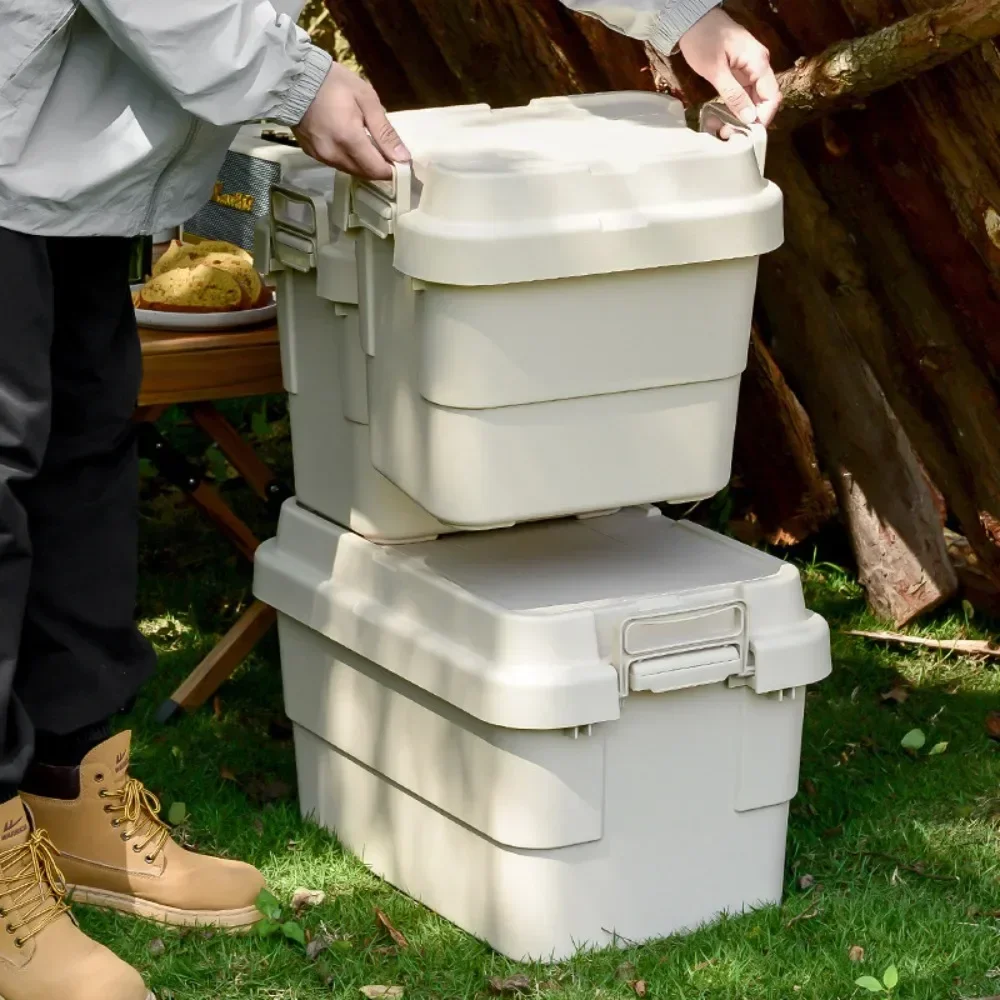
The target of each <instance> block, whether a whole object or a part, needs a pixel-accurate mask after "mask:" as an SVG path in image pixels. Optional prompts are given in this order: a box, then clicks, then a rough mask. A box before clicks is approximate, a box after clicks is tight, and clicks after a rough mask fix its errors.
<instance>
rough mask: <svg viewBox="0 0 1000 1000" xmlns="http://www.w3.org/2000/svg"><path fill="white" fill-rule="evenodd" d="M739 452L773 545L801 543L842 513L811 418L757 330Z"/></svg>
mask: <svg viewBox="0 0 1000 1000" xmlns="http://www.w3.org/2000/svg"><path fill="white" fill-rule="evenodd" d="M735 451H736V455H737V456H738V459H737V462H738V466H739V476H740V479H741V480H742V481H743V484H744V486H745V488H746V489H747V491H748V492H749V495H750V497H751V506H752V509H753V513H754V515H755V518H756V522H757V525H758V526H759V528H760V531H761V533H762V535H763V537H765V538H766V539H767V541H769V542H770V543H771V544H773V545H797V544H798V543H799V542H802V541H804V540H805V539H807V538H808V537H809V536H810V535H812V534H814V533H815V532H816V531H817V530H818V529H819V528H820V527H822V526H823V525H824V524H825V523H826V522H827V521H828V520H829V519H830V518H831V517H833V516H834V514H835V513H836V511H837V503H836V500H835V498H834V496H833V491H832V490H831V488H830V486H829V484H828V483H827V481H826V479H825V478H824V477H823V474H822V472H821V471H820V468H819V461H818V459H817V457H816V448H815V443H814V440H813V430H812V425H811V424H810V422H809V417H808V416H807V415H806V412H805V410H804V409H803V408H802V404H801V403H799V401H798V400H797V399H796V398H795V395H794V394H793V393H792V391H791V389H790V388H789V387H788V383H787V382H786V381H785V378H784V376H783V375H782V374H781V371H780V369H779V368H778V366H777V365H776V364H775V362H774V358H772V356H771V352H770V351H769V350H768V349H767V347H766V346H765V344H764V342H763V341H762V340H761V338H760V335H759V334H758V333H757V331H756V330H754V331H753V332H752V335H751V339H750V353H749V360H748V363H747V370H746V372H745V373H744V376H743V381H742V383H741V384H740V408H739V419H738V420H737V422H736V448H735Z"/></svg>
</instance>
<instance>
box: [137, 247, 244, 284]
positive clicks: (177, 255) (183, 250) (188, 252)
mask: <svg viewBox="0 0 1000 1000" xmlns="http://www.w3.org/2000/svg"><path fill="white" fill-rule="evenodd" d="M217 253H226V254H234V255H235V256H237V257H239V258H241V259H242V260H244V261H246V262H247V263H248V264H249V265H250V266H251V267H252V266H253V257H252V256H251V255H250V254H248V253H247V252H246V250H244V249H243V248H242V247H238V246H236V244H235V243H227V242H226V241H225V240H206V241H205V242H204V243H182V242H181V241H180V240H172V241H171V243H170V247H169V249H167V251H166V252H165V253H164V254H163V256H162V257H161V258H160V259H159V260H158V261H157V262H156V263H155V264H154V265H153V277H154V278H155V277H157V276H159V275H161V274H165V273H166V272H167V271H173V270H174V269H175V268H178V267H190V266H191V264H194V263H196V262H197V261H199V260H200V259H201V258H203V257H208V256H211V255H212V254H217Z"/></svg>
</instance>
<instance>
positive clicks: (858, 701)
mask: <svg viewBox="0 0 1000 1000" xmlns="http://www.w3.org/2000/svg"><path fill="white" fill-rule="evenodd" d="M276 426H277V430H268V431H265V428H264V426H263V422H262V421H257V422H256V429H257V430H258V431H259V432H260V434H259V436H261V437H264V438H268V437H271V438H273V440H264V441H263V446H264V448H265V451H268V450H270V451H269V454H268V457H269V459H271V460H273V461H276V462H277V463H278V464H279V465H281V464H283V463H284V462H285V461H286V460H287V455H286V452H285V445H284V443H283V441H282V440H281V433H280V425H276ZM173 433H175V434H179V435H181V436H182V437H183V434H184V433H185V429H184V428H183V427H180V428H174V429H173ZM215 464H216V467H217V465H218V463H215ZM231 495H232V497H233V498H234V500H235V501H236V502H237V503H238V504H239V505H240V508H241V509H242V510H245V511H246V512H247V513H248V515H249V512H250V511H252V510H253V505H252V503H251V502H249V501H248V500H247V498H246V497H245V496H244V494H243V493H242V491H241V490H240V489H239V488H234V489H232V491H231ZM145 513H146V523H145V530H144V543H143V568H144V590H143V594H142V604H141V611H142V615H143V621H144V628H145V629H146V630H147V632H148V633H149V634H150V635H151V636H152V638H153V639H154V641H155V642H156V644H157V646H158V649H159V652H160V664H161V669H160V672H159V676H158V677H157V678H156V680H155V682H154V683H153V684H151V685H150V688H149V690H148V691H147V692H146V693H145V695H144V697H143V698H142V700H141V701H140V703H139V705H138V706H137V708H136V710H135V712H134V715H133V716H132V718H131V719H130V720H128V724H129V725H131V726H132V727H134V729H135V730H136V740H137V746H136V753H135V766H136V769H137V772H138V773H139V774H140V776H141V777H142V778H143V779H145V780H146V781H147V783H148V784H149V785H150V786H151V787H152V788H153V789H154V790H156V791H158V792H161V793H162V796H163V799H164V801H165V803H166V805H167V806H168V807H169V806H170V805H171V804H172V803H175V802H183V803H184V804H185V806H186V811H187V813H188V818H187V819H186V820H185V823H184V830H185V832H186V836H187V837H188V838H189V839H190V840H191V841H193V842H195V843H197V844H198V846H199V847H201V848H203V849H205V850H210V851H218V852H221V853H225V854H229V855H233V856H239V857H242V858H246V859H248V860H250V861H252V862H254V863H255V864H257V865H258V866H260V867H261V868H262V869H263V871H264V872H265V874H266V875H267V877H268V879H269V881H270V884H271V886H272V887H273V889H274V892H275V894H276V895H277V896H278V897H279V898H280V899H281V900H282V901H285V902H287V900H288V899H289V898H290V897H291V895H292V893H293V892H294V890H295V889H297V888H300V887H304V888H309V889H321V890H323V891H325V893H326V901H325V902H324V903H323V904H322V905H320V906H318V907H316V908H314V909H311V910H309V911H308V912H307V913H306V914H305V916H304V917H303V919H302V923H303V925H304V927H305V929H306V930H307V931H308V932H309V933H310V934H311V935H315V934H321V933H325V934H326V935H328V936H329V937H330V938H332V939H335V944H334V947H333V948H332V949H330V950H327V951H326V952H324V953H323V954H322V955H321V956H320V957H319V958H318V959H317V960H315V961H313V960H310V959H309V958H307V956H306V954H305V953H304V949H303V948H302V946H301V945H299V944H296V943H295V942H294V941H291V940H286V939H284V938H280V937H273V938H268V939H262V938H259V937H257V936H244V937H235V938H234V937H225V936H219V935H211V934H209V933H203V932H193V933H186V934H181V933H175V932H171V931H165V930H163V929H161V928H158V927H156V926H154V925H151V924H144V923H137V922H134V921H129V920H126V919H124V918H120V917H117V916H113V915H110V914H104V913H97V912H94V911H86V912H85V911H81V918H82V922H83V924H84V926H85V928H86V929H87V930H88V931H89V932H90V933H92V934H93V935H95V936H96V937H98V938H99V939H101V940H102V941H104V942H106V943H107V944H109V945H110V946H111V947H112V948H114V949H115V950H116V951H117V952H118V953H119V954H121V955H122V956H123V957H125V958H126V959H128V960H129V961H131V962H133V963H134V964H135V965H136V966H138V967H139V968H140V969H141V970H142V972H143V973H144V974H145V975H146V977H147V979H148V981H149V983H150V985H151V986H152V988H153V989H154V990H155V991H156V993H157V996H158V998H159V1000H170V998H174V1000H209V998H212V1000H229V998H237V997H239V998H259V1000H264V998H269V1000H279V998H288V1000H314V998H319V997H345V998H347V997H350V998H354V1000H356V998H358V997H360V996H361V993H360V992H359V990H360V988H361V987H363V986H366V985H370V984H381V985H397V986H401V987H403V988H404V989H405V995H406V996H407V997H412V998H416V997H425V998H432V997H434V998H440V1000H448V998H459V997H474V996H477V995H487V994H488V992H489V983H488V980H489V979H490V977H509V976H512V975H515V974H524V975H526V976H527V977H528V978H529V980H530V983H531V984H532V985H531V988H530V990H528V994H527V995H537V996H552V997H564V998H566V1000H575V998H594V997H609V998H610V997H621V998H627V997H629V996H635V995H636V994H637V992H638V993H639V994H640V995H641V994H642V993H643V987H642V986H639V987H638V990H637V989H636V988H635V987H634V986H632V985H631V983H632V982H634V981H636V980H641V981H643V982H644V983H645V991H644V992H645V995H646V996H649V997H654V998H671V1000H695V998H713V1000H730V998H732V1000H737V998H747V1000H750V998H753V1000H758V998H768V1000H771V998H789V1000H791V998H803V1000H805V998H809V1000H835V998H846V997H852V996H870V995H871V994H868V993H865V991H864V990H862V989H860V988H858V987H856V986H855V985H854V982H855V980H856V979H857V978H858V977H860V976H863V975H875V976H880V975H881V974H882V973H883V971H884V970H885V969H886V968H887V967H888V966H890V965H895V966H896V967H897V968H898V971H899V983H898V986H897V987H896V989H895V991H893V996H897V997H899V998H901V1000H904V998H905V1000H944V998H959V997H969V998H980V997H992V996H994V995H995V994H1000V880H998V876H1000V835H998V831H1000V745H997V744H994V743H991V742H990V741H989V739H988V738H987V736H986V734H985V730H984V719H985V717H986V715H987V713H988V712H989V711H990V710H993V709H1000V673H998V672H997V671H995V670H993V669H991V668H990V667H989V666H987V665H984V664H982V663H977V662H973V661H970V660H966V659H961V658H957V657H952V658H948V657H943V656H941V655H940V654H937V653H905V654H904V653H901V652H898V651H890V650H885V649H881V648H878V647H876V646H873V645H871V644H869V643H866V642H864V641H860V640H856V639H851V638H848V637H846V636H843V635H840V634H839V632H840V631H841V630H842V629H844V628H850V627H858V626H861V627H871V626H874V625H875V623H874V622H871V621H869V620H868V619H867V618H866V615H865V612H864V606H863V602H862V600H861V594H860V591H859V589H858V587H857V586H856V585H855V584H854V583H853V582H852V581H851V580H850V578H849V577H848V576H847V575H846V574H845V573H844V572H843V571H841V570H838V569H836V568H833V567H829V566H826V565H810V566H807V567H804V573H805V578H806V580H807V584H808V592H809V599H810V602H811V604H812V606H813V607H814V608H815V609H817V610H818V611H820V612H822V613H823V614H825V615H826V616H827V617H828V618H829V620H830V621H831V624H832V625H833V627H834V632H835V646H834V652H835V673H834V675H833V677H832V678H831V679H830V680H828V681H827V682H825V683H824V684H822V685H820V686H819V687H818V688H817V689H816V690H814V691H813V693H812V694H811V695H810V700H809V705H808V709H807V718H806V732H805V739H804V751H803V762H802V792H801V793H800V795H799V797H798V798H797V799H796V801H795V802H794V803H793V806H792V820H791V831H790V837H789V851H788V862H787V893H786V899H785V902H784V905H783V906H781V907H780V908H772V909H768V910H764V911H759V912H755V913H750V914H747V915H745V916H742V917H739V918H732V919H726V920H723V921H721V922H719V923H717V924H715V925H714V926H711V927H708V928H705V929H703V930H701V931H699V932H697V933H695V934H693V935H691V936H689V937H686V938H682V939H680V938H679V939H671V940H666V941H662V942H656V943H653V944H648V945H645V946H643V947H639V948H635V949H633V950H630V951H626V952H613V953H612V952H608V951H606V952H600V953H594V954H588V955H581V956H580V957H578V958H576V959H574V960H573V961H570V962H566V963H563V964H561V965H558V966H545V967H532V968H519V967H517V966H515V965H513V964H512V963H509V962H507V961H506V960H504V959H501V958H498V957H497V956H496V955H494V954H492V953H491V952H490V951H489V949H487V948H486V947H485V946H483V945H482V944H480V943H479V942H477V941H475V940H473V939H471V938H469V937H468V936H467V935H465V934H463V933H462V932H460V931H458V930H456V929H455V928H454V927H452V926H451V925H449V924H447V923H446V922H444V921H442V920H440V919H439V918H437V917H435V916H434V915H433V914H431V913H429V912H428V911H426V910H425V909H423V908H422V907H421V906H419V905H418V904H416V903H414V902H413V901H412V900H410V899H408V898H406V897H404V896H402V895H400V894H398V893H397V892H395V891H394V890H392V889H391V888H389V887H388V886H386V885H384V884H382V883H381V882H380V881H379V880H378V879H376V878H374V877H373V876H372V875H371V874H370V873H369V872H368V871H367V870H366V869H365V867H364V866H363V865H362V864H361V863H360V862H358V861H357V860H356V859H354V858H352V857H349V856H345V855H344V854H343V853H342V852H341V851H340V849H339V848H338V846H337V843H336V841H335V840H334V839H333V837H331V836H329V835H328V834H326V833H324V832H322V831H320V830H319V829H317V828H316V827H314V826H311V825H310V824H308V823H306V822H304V821H303V820H302V819H301V818H300V817H299V814H298V809H297V805H296V802H295V799H294V791H293V786H294V781H295V768H294V755H293V750H292V745H291V742H290V740H289V738H288V733H287V731H286V729H285V727H284V725H283V724H282V717H281V684H280V677H279V672H278V655H277V644H276V641H275V640H274V638H273V636H272V637H271V638H270V639H269V640H268V641H267V642H265V643H264V644H263V645H262V646H261V648H260V649H259V650H258V652H257V653H256V654H255V656H254V657H253V658H252V659H251V660H250V661H249V662H248V663H247V664H246V665H245V667H244V668H243V669H242V670H241V671H240V673H239V674H238V675H237V677H236V678H234V680H233V681H232V682H230V683H229V684H227V685H226V687H225V688H224V689H223V691H222V692H221V697H220V698H219V699H218V700H217V702H216V704H215V705H214V706H211V707H208V708H206V709H205V710H204V711H202V712H199V713H197V714H196V715H194V716H191V717H186V718H183V719H182V720H181V721H180V722H179V723H177V724H176V725H174V726H171V727H170V728H167V729H161V728H157V727H156V725H155V723H154V722H153V720H152V715H153V712H154V711H155V708H156V706H157V704H158V703H159V702H160V701H161V700H162V698H164V697H165V696H166V695H168V694H169V693H170V691H171V690H172V688H173V687H174V685H175V684H176V682H177V681H178V680H180V678H181V677H182V676H183V675H184V674H186V673H187V671H188V670H189V669H190V668H191V667H192V666H194V664H195V663H196V662H197V661H198V659H199V658H200V657H201V656H202V655H203V654H204V653H205V652H206V651H207V650H208V649H209V648H210V647H211V645H212V644H213V642H214V641H215V640H216V639H217V637H218V636H219V635H220V634H221V632H223V631H224V629H225V628H226V626H227V625H228V624H229V623H230V622H231V621H232V620H233V619H234V617H235V615H236V614H237V613H238V611H239V610H240V608H241V607H242V606H243V605H244V604H245V602H246V601H247V600H248V598H249V571H248V569H247V567H245V566H244V565H241V564H240V563H238V562H237V559H236V558H235V557H234V556H233V555H232V554H231V550H230V549H229V547H228V545H227V543H225V542H224V541H221V540H219V539H218V538H217V537H216V536H215V535H214V534H213V533H211V532H209V531H207V530H205V528H204V526H203V525H202V524H201V522H200V520H199V518H198V516H197V515H195V514H193V513H191V512H189V511H188V510H187V509H186V508H185V507H183V506H181V505H178V504H177V503H176V502H175V500H174V499H173V498H172V497H171V495H170V494H168V493H160V492H159V491H158V490H157V489H156V488H155V487H150V486H148V487H147V497H146V502H145ZM262 530H266V526H263V527H262ZM985 624H986V623H982V622H979V621H978V620H974V621H972V622H967V621H965V619H964V615H963V614H962V612H961V611H959V612H957V613H956V614H947V613H946V614H942V615H941V616H939V618H938V619H937V620H936V621H934V622H932V623H929V624H928V625H927V626H926V630H927V631H928V632H933V633H934V634H936V635H941V636H951V635H958V634H966V635H971V636H977V635H981V634H982V631H981V629H982V627H983V625H985ZM904 683H905V685H907V686H909V697H908V698H907V699H906V700H905V702H903V703H897V702H895V701H892V700H890V701H884V700H883V699H882V698H881V695H882V694H883V693H884V692H886V691H888V690H890V689H892V688H894V687H899V686H900V685H903V684H904ZM914 728H920V729H922V730H923V731H924V732H925V734H926V736H927V743H926V746H925V748H924V749H923V750H922V751H921V752H919V753H918V754H915V755H914V754H909V753H907V752H906V751H905V750H904V749H903V748H902V747H901V746H900V741H901V740H902V738H903V736H904V735H905V734H906V733H907V732H908V731H909V730H912V729H914ZM944 743H947V747H946V748H944V750H943V752H939V753H937V754H935V755H931V754H930V753H929V752H928V751H929V749H930V748H932V747H936V746H938V745H939V744H944ZM233 779H236V780H233ZM177 811H179V810H177ZM376 907H378V908H381V909H382V910H383V911H384V912H385V913H386V914H388V916H389V918H390V920H391V921H392V923H393V924H395V926H396V927H397V928H398V929H399V930H400V931H402V932H403V934H404V935H405V937H406V938H407V939H408V942H409V947H407V948H405V949H402V950H400V949H397V948H395V947H393V946H392V944H393V943H392V940H391V939H390V937H389V936H388V934H387V933H386V932H385V930H384V929H382V928H380V926H379V925H378V923H377V921H376V917H375V913H374V910H375V908H376ZM852 949H855V952H854V956H853V957H854V958H855V959H857V958H858V957H859V952H858V949H863V950H864V957H863V960H861V961H852V957H851V955H850V952H851V950H852ZM623 966H625V967H624V968H623Z"/></svg>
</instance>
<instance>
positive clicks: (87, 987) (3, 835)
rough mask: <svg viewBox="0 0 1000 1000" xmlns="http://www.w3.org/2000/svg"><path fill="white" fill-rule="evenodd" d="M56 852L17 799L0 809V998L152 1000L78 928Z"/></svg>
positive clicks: (127, 969)
mask: <svg viewBox="0 0 1000 1000" xmlns="http://www.w3.org/2000/svg"><path fill="white" fill-rule="evenodd" d="M55 854H56V852H55V849H54V848H53V847H52V843H51V841H49V839H48V837H47V836H46V835H45V833H44V832H43V831H41V830H35V831H34V832H32V829H31V823H30V821H29V819H28V815H27V813H26V812H25V810H24V803H22V802H21V800H20V799H12V800H11V801H10V802H6V803H4V804H3V805H2V806H0V921H2V923H0V997H2V998H3V1000H55V998H56V997H65V998H67V1000H68V998H70V997H72V998H73V1000H153V994H152V993H150V992H149V991H148V990H147V989H146V986H145V983H143V981H142V976H140V975H139V973H138V972H136V971H135V969H133V968H132V967H131V966H130V965H126V964H125V963H124V962H123V961H122V960H121V959H120V958H118V957H116V956H115V955H113V954H112V953H111V952H110V951H108V949H107V948H105V947H104V946H103V945H99V944H98V943H97V942H96V941H92V940H91V939H90V938H89V937H87V935H86V934H84V933H83V931H81V930H80V928H79V927H77V925H76V922H75V921H74V920H73V917H72V916H71V915H70V912H69V909H68V907H67V906H66V904H65V903H64V902H63V899H64V896H65V891H66V886H65V884H64V883H63V878H62V875H61V874H60V872H59V868H58V866H57V864H56V856H55Z"/></svg>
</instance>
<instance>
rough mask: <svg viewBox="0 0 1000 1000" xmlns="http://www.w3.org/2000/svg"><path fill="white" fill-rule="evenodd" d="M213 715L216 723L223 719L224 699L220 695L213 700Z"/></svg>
mask: <svg viewBox="0 0 1000 1000" xmlns="http://www.w3.org/2000/svg"><path fill="white" fill-rule="evenodd" d="M212 715H213V716H214V717H215V721H216V722H218V721H219V719H221V718H222V699H221V698H220V697H219V696H218V695H216V696H215V698H214V699H212Z"/></svg>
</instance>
